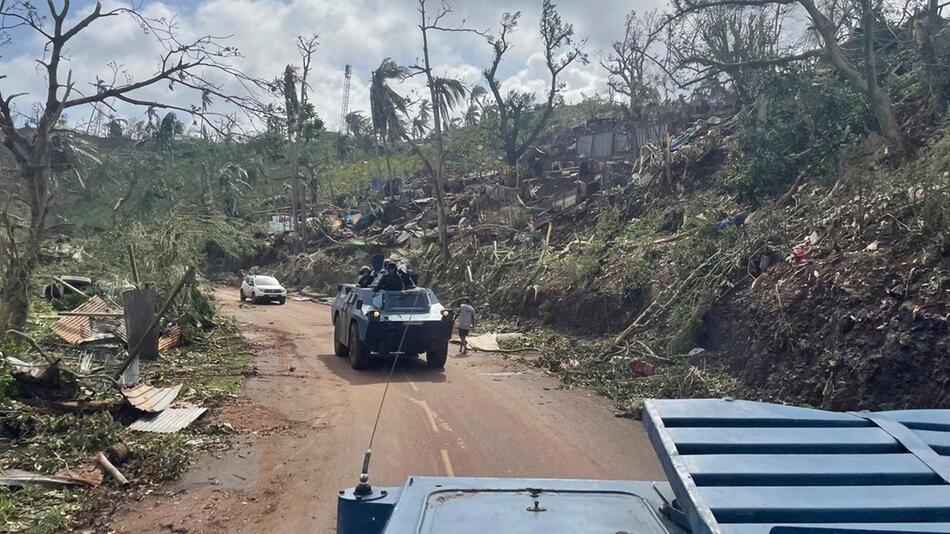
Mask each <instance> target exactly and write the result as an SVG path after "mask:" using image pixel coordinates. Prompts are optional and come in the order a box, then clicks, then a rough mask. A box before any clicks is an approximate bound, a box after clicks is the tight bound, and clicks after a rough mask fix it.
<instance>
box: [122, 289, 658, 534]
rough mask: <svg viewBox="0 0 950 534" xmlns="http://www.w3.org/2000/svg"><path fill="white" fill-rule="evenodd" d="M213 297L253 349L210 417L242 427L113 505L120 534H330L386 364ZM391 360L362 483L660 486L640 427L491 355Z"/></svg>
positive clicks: (315, 330)
mask: <svg viewBox="0 0 950 534" xmlns="http://www.w3.org/2000/svg"><path fill="white" fill-rule="evenodd" d="M217 300H218V302H219V304H221V305H222V306H223V311H224V313H226V314H230V315H233V316H235V317H236V318H237V320H238V321H239V323H240V324H241V325H242V330H243V331H244V333H245V335H246V336H247V337H248V338H249V339H250V340H251V342H252V344H253V346H254V347H255V352H256V354H255V359H254V361H253V365H254V366H255V367H256V369H257V372H258V374H257V376H253V377H251V378H249V379H248V381H247V383H246V385H245V386H244V388H243V390H242V391H241V394H240V397H239V398H238V399H237V400H236V401H235V402H234V403H233V405H229V406H227V407H225V408H223V409H220V410H217V412H216V413H214V414H213V416H212V417H213V420H214V421H216V422H222V423H223V422H227V423H230V424H231V425H233V426H234V427H235V428H236V429H239V430H240V431H241V432H242V436H241V438H240V439H239V440H238V444H237V445H236V446H235V447H234V448H233V449H232V450H230V451H228V452H227V453H225V454H223V455H219V456H217V457H216V456H213V455H208V456H205V457H203V458H200V459H199V460H198V461H197V462H196V465H195V466H193V467H192V469H191V470H190V471H189V473H188V474H187V475H186V476H185V478H184V479H183V480H182V481H180V482H178V483H176V484H174V485H173V486H172V487H171V488H170V489H169V490H168V491H165V492H163V493H161V494H157V495H153V496H150V497H147V498H146V499H144V500H143V501H142V502H139V503H135V504H134V505H131V506H128V507H126V508H124V509H123V510H122V511H121V513H120V514H119V515H118V516H117V517H116V519H115V521H114V523H113V528H114V529H116V530H117V531H119V532H169V531H173V532H320V533H323V532H334V528H335V520H336V519H335V515H336V508H335V507H336V500H335V499H336V494H337V491H338V490H339V489H341V488H343V487H345V486H352V485H354V484H355V482H356V477H357V474H358V471H359V466H360V462H361V460H362V454H363V451H364V450H365V449H366V446H367V441H368V440H369V436H370V432H371V429H372V425H373V420H374V418H375V416H376V410H377V407H378V405H379V400H380V396H381V394H382V391H383V387H384V384H385V381H386V376H387V374H388V370H389V368H388V366H386V365H380V366H378V367H377V368H374V369H371V370H368V371H362V372H357V371H354V370H352V369H350V367H349V364H348V362H347V360H346V359H343V358H337V357H336V356H334V355H333V347H332V325H331V323H330V320H329V308H328V307H326V306H323V305H319V304H314V303H311V302H295V301H288V302H287V304H286V305H284V306H276V305H261V306H253V305H247V304H245V305H239V304H238V302H237V292H236V291H234V290H229V289H225V290H220V291H218V293H217ZM454 350H455V349H453V353H452V354H451V356H450V358H449V362H448V364H447V365H446V368H445V371H444V372H436V371H432V370H429V369H427V368H426V366H425V362H424V360H422V359H419V360H412V361H406V362H399V364H398V365H397V367H396V371H395V374H394V376H393V378H394V382H393V384H392V386H391V387H390V391H389V396H388V399H387V401H386V404H385V407H384V409H383V413H382V420H381V423H380V427H379V430H378V433H377V436H376V443H375V444H374V447H373V451H374V455H373V462H372V467H371V470H370V477H371V482H372V483H373V484H375V485H384V486H385V485H402V484H403V482H404V481H405V480H406V477H408V476H409V475H459V476H498V477H510V476H514V477H555V478H607V479H650V480H656V479H662V478H663V474H662V471H661V469H660V467H659V464H658V463H657V461H656V458H655V457H654V454H653V452H652V449H651V447H650V445H649V443H648V441H647V438H646V435H645V433H644V431H643V430H642V427H641V426H640V423H639V422H636V421H631V420H627V419H617V418H615V417H614V416H613V410H612V409H611V406H610V403H609V402H607V401H606V400H604V399H602V398H600V397H598V396H596V395H594V394H591V393H589V392H584V391H568V390H559V389H557V388H558V382H557V381H556V380H555V379H553V378H550V377H548V376H545V375H544V374H543V373H540V372H538V371H537V370H535V369H532V368H529V367H526V366H523V365H521V364H516V363H512V362H510V361H506V360H504V359H503V358H502V357H501V356H499V355H490V354H473V355H471V356H468V357H456V356H455V355H454Z"/></svg>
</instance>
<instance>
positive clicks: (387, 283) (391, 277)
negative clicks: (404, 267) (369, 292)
mask: <svg viewBox="0 0 950 534" xmlns="http://www.w3.org/2000/svg"><path fill="white" fill-rule="evenodd" d="M404 289H406V286H405V284H403V282H402V277H401V276H399V272H398V270H397V269H396V264H395V263H393V262H389V263H387V264H386V274H384V275H383V277H382V278H380V280H379V284H377V285H376V291H402V290H404Z"/></svg>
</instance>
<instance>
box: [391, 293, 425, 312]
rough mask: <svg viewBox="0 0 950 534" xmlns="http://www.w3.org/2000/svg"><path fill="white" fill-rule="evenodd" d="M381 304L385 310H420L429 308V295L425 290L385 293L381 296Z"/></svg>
mask: <svg viewBox="0 0 950 534" xmlns="http://www.w3.org/2000/svg"><path fill="white" fill-rule="evenodd" d="M383 306H384V307H385V308H386V309H387V310H422V311H428V309H429V295H427V294H426V292H425V291H418V292H403V293H396V292H393V293H386V295H385V296H384V297H383Z"/></svg>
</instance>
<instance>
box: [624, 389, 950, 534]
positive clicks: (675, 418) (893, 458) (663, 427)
mask: <svg viewBox="0 0 950 534" xmlns="http://www.w3.org/2000/svg"><path fill="white" fill-rule="evenodd" d="M643 419H644V426H646V429H647V434H648V435H649V436H650V440H651V442H652V443H653V446H654V448H655V449H656V451H657V455H658V456H659V459H660V464H661V465H662V466H663V469H664V471H666V475H667V478H668V479H669V481H670V484H671V485H672V487H673V490H674V492H675V493H676V502H677V503H678V506H680V507H681V510H682V512H683V513H684V514H685V516H686V518H687V519H688V521H689V524H690V530H691V531H692V532H693V534H768V533H769V532H777V530H773V529H775V528H776V527H798V528H800V529H817V528H838V529H848V530H854V531H864V530H874V529H879V528H881V527H880V525H881V524H888V525H890V528H888V530H891V531H904V530H905V529H906V525H907V524H913V525H914V526H915V528H914V530H921V531H927V532H948V531H950V528H948V527H950V475H947V474H946V473H945V471H947V469H946V467H947V465H946V455H947V454H948V453H950V410H903V411H893V412H878V413H837V412H829V411H824V410H814V409H809V408H798V407H794V406H781V405H775V404H768V403H762V402H750V401H733V400H715V399H702V400H649V401H646V402H645V416H644V418H643ZM778 530H781V529H778ZM802 531H805V530H802Z"/></svg>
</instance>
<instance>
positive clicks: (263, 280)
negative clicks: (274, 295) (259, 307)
mask: <svg viewBox="0 0 950 534" xmlns="http://www.w3.org/2000/svg"><path fill="white" fill-rule="evenodd" d="M254 283H255V284H257V285H259V286H279V285H280V282H278V281H277V279H276V278H274V277H273V276H255V277H254Z"/></svg>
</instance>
